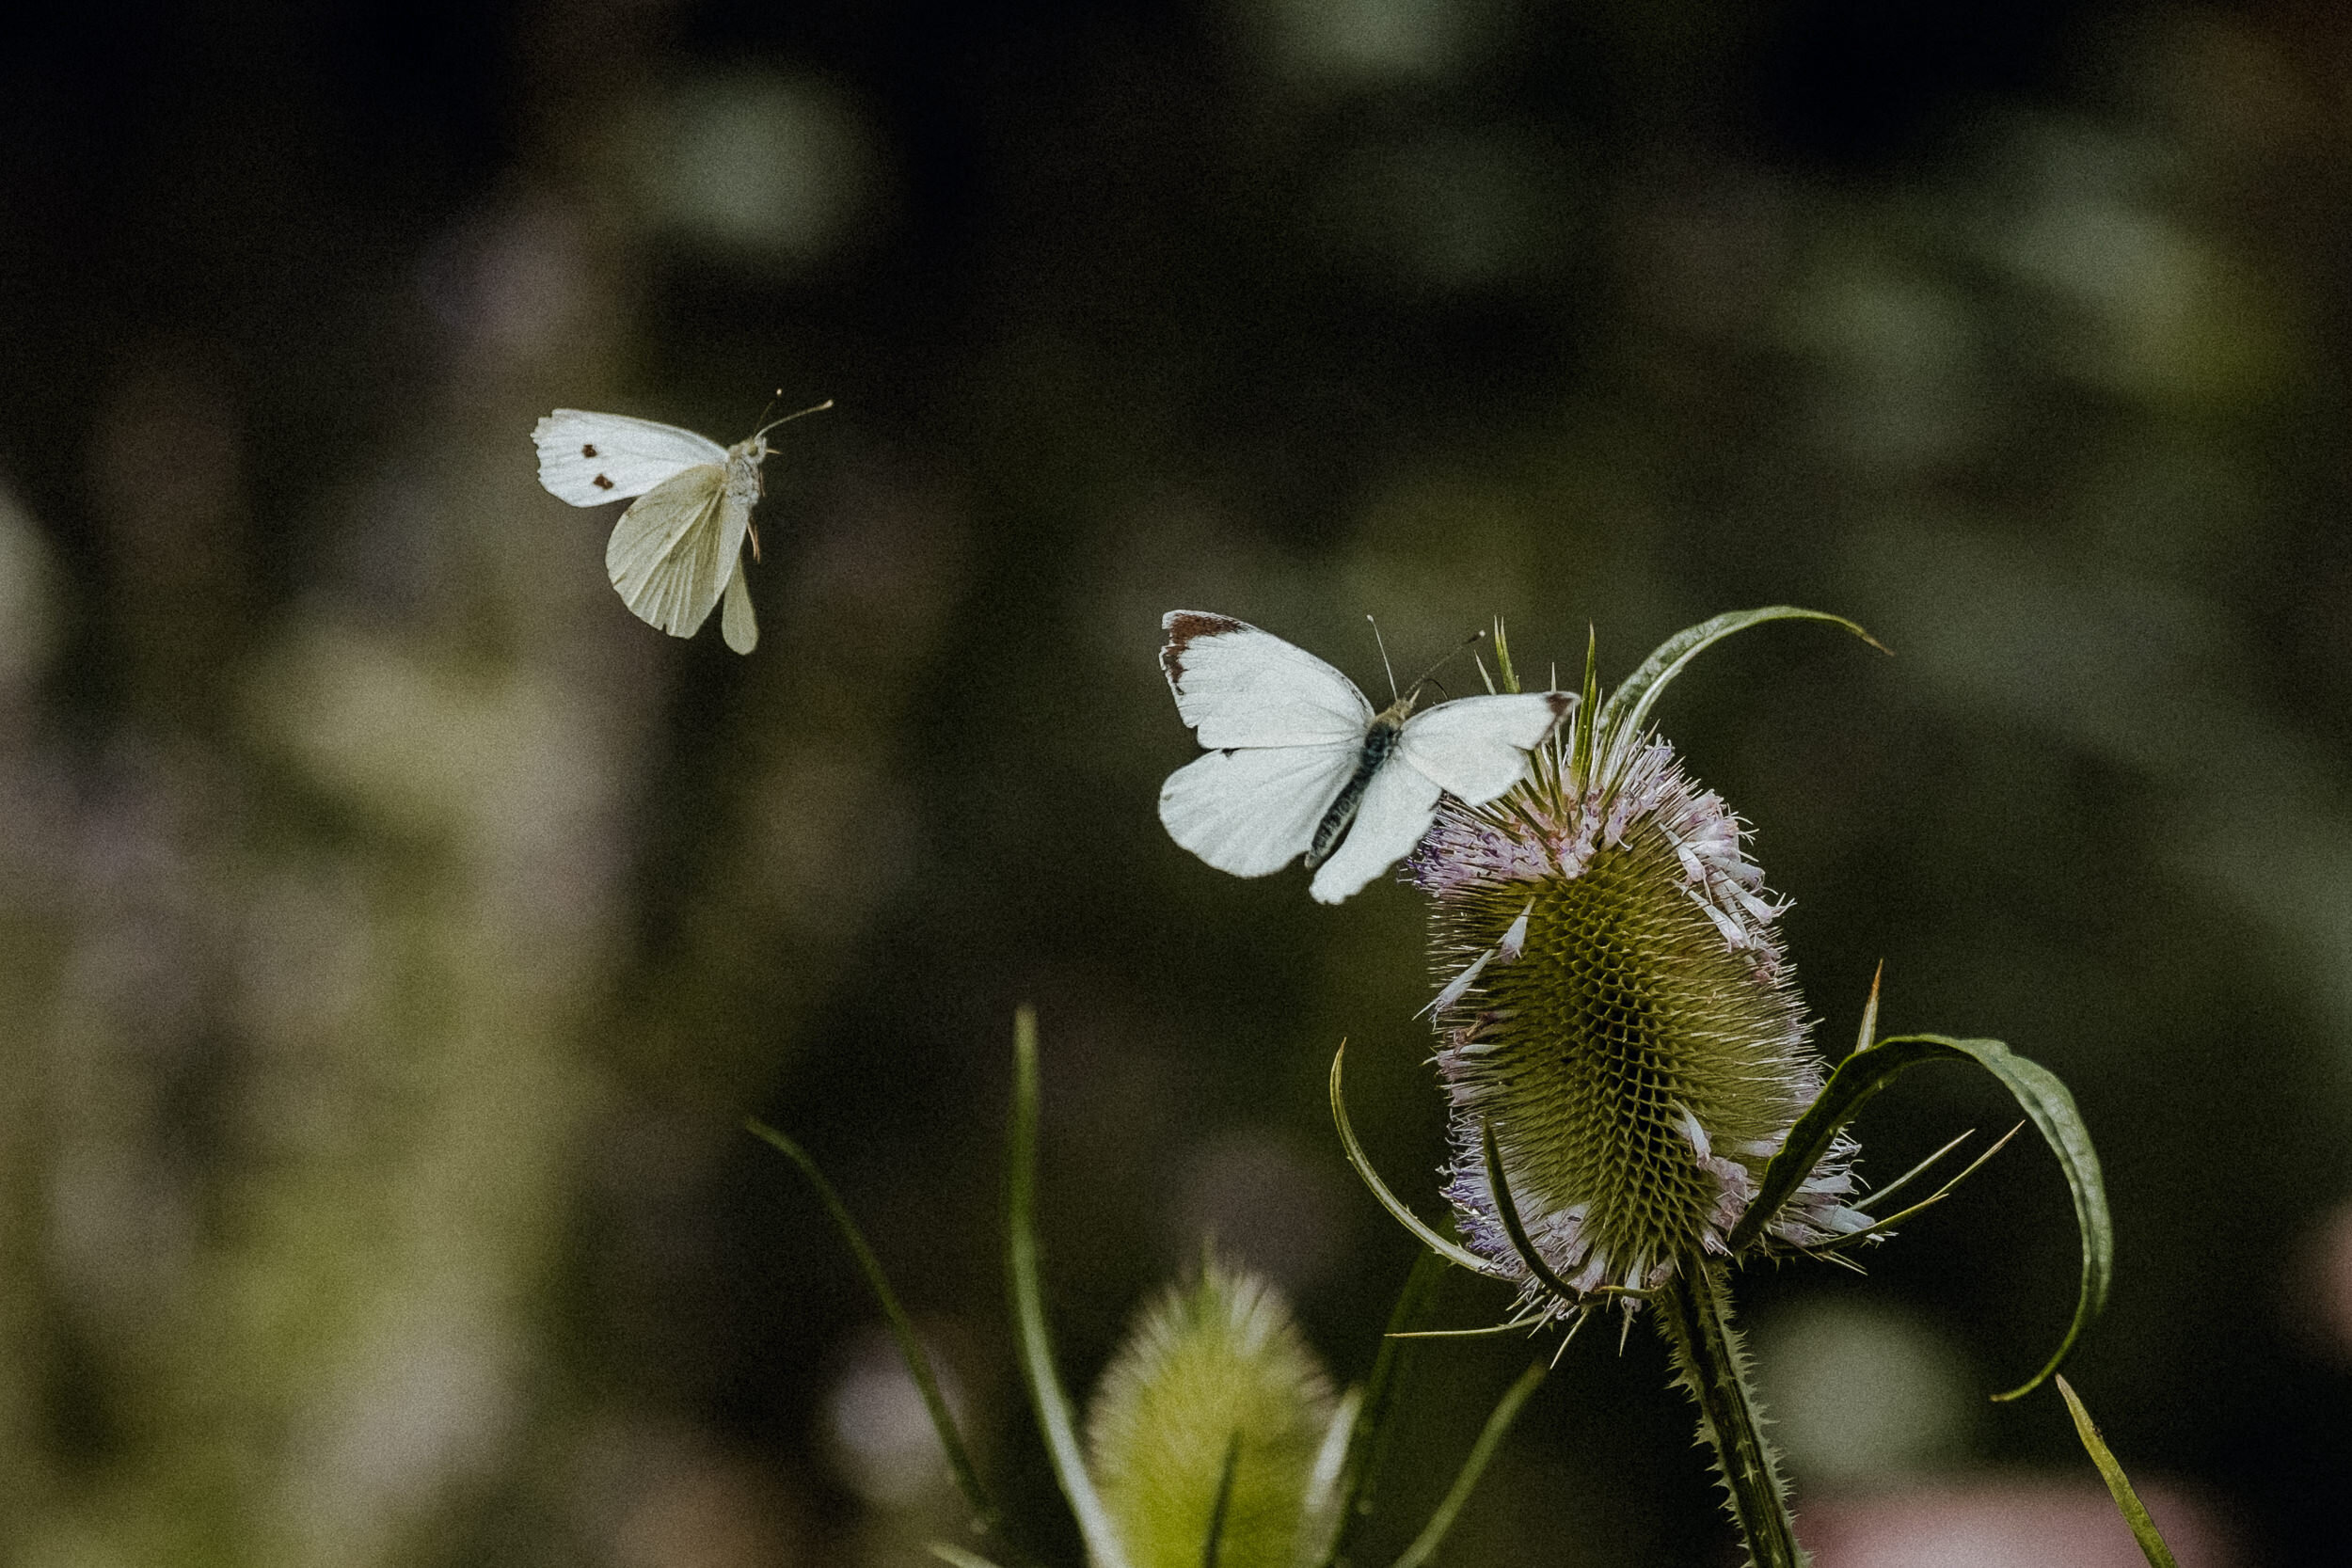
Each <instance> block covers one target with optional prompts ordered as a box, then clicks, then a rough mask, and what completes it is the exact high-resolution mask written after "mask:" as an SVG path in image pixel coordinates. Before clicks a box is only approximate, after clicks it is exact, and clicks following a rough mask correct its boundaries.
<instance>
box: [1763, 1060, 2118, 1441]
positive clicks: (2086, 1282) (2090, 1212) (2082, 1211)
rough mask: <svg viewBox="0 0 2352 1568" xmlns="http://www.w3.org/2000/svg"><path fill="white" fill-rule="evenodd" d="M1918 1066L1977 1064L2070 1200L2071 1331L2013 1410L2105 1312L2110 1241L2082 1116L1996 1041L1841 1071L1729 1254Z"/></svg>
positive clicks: (2059, 1088) (1803, 1120) (1774, 1168)
mask: <svg viewBox="0 0 2352 1568" xmlns="http://www.w3.org/2000/svg"><path fill="white" fill-rule="evenodd" d="M1921 1062H1974V1063H1975V1064H1976V1065H1977V1066H1979V1067H1980V1068H1982V1069H1985V1070H1986V1071H1987V1072H1990V1073H1991V1074H1993V1076H1994V1077H1995V1078H1998V1079H1999V1080H2000V1081H2001V1083H2002V1085H2004V1086H2006V1087H2007V1088H2008V1090H2009V1092H2010V1094H2011V1095H2012V1096H2014V1097H2015V1098H2016V1101H2017V1103H2018V1105H2019V1107H2020V1108H2021V1109H2023V1110H2024V1111H2025V1113H2026V1118H2027V1119H2028V1120H2030V1121H2031V1122H2032V1123H2033V1124H2034V1127H2035V1128H2036V1129H2037V1130H2038V1131H2039V1132H2041V1133H2042V1140H2043V1141H2044V1142H2046V1143H2047V1144H2048V1145H2049V1146H2050V1151H2051V1152H2052V1153H2054V1154H2056V1155H2057V1156H2058V1164H2059V1166H2060V1167H2061V1168H2062V1169H2063V1170H2064V1171H2065V1173H2066V1184H2067V1187H2068V1189H2069V1191H2070V1192H2072V1194H2073V1195H2074V1222H2075V1225H2076V1227H2078V1228H2079V1229H2080V1230H2081V1232H2082V1243H2083V1271H2082V1289H2081V1291H2080V1292H2079V1294H2078V1295H2077V1296H2076V1298H2075V1304H2074V1322H2073V1323H2070V1324H2068V1326H2067V1330H2066V1338H2063V1339H2061V1340H2059V1341H2058V1349H2057V1350H2056V1351H2055V1352H2053V1353H2052V1354H2051V1356H2050V1359H2049V1360H2048V1361H2047V1362H2046V1363H2045V1364H2044V1365H2043V1366H2042V1370H2040V1371H2038V1372H2036V1373H2034V1375H2033V1376H2032V1377H2031V1378H2029V1379H2027V1380H2026V1382H2025V1383H2024V1384H2022V1385H2020V1386H2017V1387H2015V1388H2012V1389H2010V1391H2009V1392H2008V1393H2006V1394H1995V1395H1994V1396H1993V1397H1994V1399H1995V1400H2013V1399H2016V1398H2018V1397H2019V1396H2020V1395H2023V1394H2026V1393H2030V1392H2031V1391H2032V1390H2033V1389H2035V1388H2036V1387H2039V1386H2041V1384H2042V1382H2043V1380H2044V1379H2046V1378H2048V1377H2049V1376H2050V1375H2051V1374H2052V1373H2053V1372H2055V1371H2057V1370H2058V1367H2059V1365H2060V1364H2061V1363H2063V1362H2064V1361H2065V1359H2066V1356H2067V1353H2068V1352H2070V1351H2072V1350H2073V1349H2074V1341H2075V1340H2076V1339H2077V1338H2081V1336H2082V1332H2083V1330H2084V1329H2086V1328H2088V1327H2089V1326H2090V1322H2091V1320H2092V1319H2094V1318H2096V1317H2097V1316H2098V1315H2099V1312H2100V1309H2101V1308H2103V1307H2106V1300H2107V1286H2108V1282H2109V1280H2110V1278H2111V1276H2112V1275H2113V1274H2114V1272H2115V1237H2114V1231H2113V1229H2112V1227H2111V1226H2110V1224H2109V1221H2108V1218H2107V1198H2106V1186H2105V1184H2104V1183H2103V1182H2102V1181H2101V1180H2100V1177H2099V1155H2098V1152H2097V1151H2096V1150H2095V1149H2093V1148H2091V1146H2090V1132H2088V1131H2086V1130H2085V1129H2084V1127H2083V1121H2082V1113H2081V1112H2079V1111H2077V1110H2076V1109H2075V1108H2074V1096H2073V1095H2071V1094H2069V1093H2067V1091H2066V1085H2064V1084H2062V1083H2060V1082H2059V1081H2058V1075H2057V1074H2056V1073H2053V1072H2052V1071H2050V1069H2047V1068H2045V1067H2042V1065H2041V1064H2040V1063H2038V1062H2034V1061H2030V1060H2028V1059H2027V1058H2026V1057H2024V1056H2020V1055H2018V1054H2017V1053H2015V1052H2013V1051H2011V1050H2010V1048H2009V1047H2008V1046H2006V1045H2003V1044H2002V1043H2001V1042H2000V1041H1999V1040H1963V1039H1954V1038H1952V1037H1949V1036H1946V1035H1897V1036H1894V1037H1891V1038H1888V1039H1883V1040H1881V1041H1879V1042H1878V1044H1876V1045H1874V1046H1871V1047H1869V1048H1868V1049H1867V1050H1863V1051H1857V1052H1855V1053H1853V1054H1852V1055H1851V1056H1849V1057H1847V1058H1846V1059H1845V1060H1844V1061H1842V1062H1840V1063H1838V1064H1837V1070H1836V1071H1835V1072H1833V1073H1831V1074H1830V1080H1829V1083H1828V1084H1827V1085H1824V1086H1823V1088H1822V1090H1821V1093H1820V1098H1819V1099H1817V1100H1815V1101H1814V1102H1813V1104H1812V1105H1811V1107H1810V1108H1808V1109H1807V1110H1806V1111H1805V1113H1804V1116H1802V1117H1798V1118H1797V1124H1796V1125H1795V1126H1794V1127H1792V1128H1790V1129H1789V1130H1788V1142H1787V1143H1786V1144H1785V1145H1783V1146H1782V1148H1781V1151H1780V1152H1779V1153H1778V1154H1777V1155H1775V1156H1773V1159H1772V1164H1769V1165H1767V1166H1766V1167H1765V1168H1764V1180H1763V1181H1762V1183H1761V1184H1760V1185H1759V1187H1758V1189H1757V1192H1756V1201H1755V1202H1753V1203H1751V1204H1750V1205H1748V1212H1746V1213H1744V1214H1742V1215H1740V1223H1739V1224H1738V1225H1736V1226H1734V1227H1732V1231H1731V1237H1730V1243H1731V1249H1732V1251H1734V1252H1735V1253H1737V1252H1740V1251H1741V1250H1744V1249H1745V1248H1747V1247H1749V1246H1751V1245H1753V1244H1755V1242H1756V1238H1757V1237H1758V1236H1760V1235H1762V1234H1763V1232H1764V1227H1765V1226H1766V1225H1767V1224H1769V1223H1770V1222H1771V1221H1772V1216H1773V1215H1774V1214H1776V1213H1778V1212H1780V1208H1781V1205H1782V1204H1784V1203H1786V1202H1788V1197H1789V1196H1790V1195H1791V1194H1793V1193H1794V1192H1795V1191H1796V1190H1797V1187H1798V1185H1799V1184H1800V1183H1801V1182H1803V1181H1804V1179H1805V1178H1806V1177H1807V1176H1809V1175H1811V1174H1812V1171H1813V1167H1814V1166H1815V1165H1817V1164H1820V1160H1821V1156H1822V1155H1824V1154H1826V1153H1827V1152H1828V1151H1829V1147H1830V1143H1831V1141H1832V1140H1833V1139H1835V1138H1836V1135H1837V1133H1838V1132H1839V1131H1840V1130H1841V1129H1842V1128H1844V1127H1845V1125H1846V1124H1847V1123H1848V1122H1850V1121H1851V1120H1852V1119H1853V1118H1854V1117H1855V1116H1856V1114H1858V1113H1859V1112H1860V1111H1861V1109H1862V1107H1863V1106H1864V1105H1866V1104H1867V1103H1868V1102H1869V1101H1870V1099H1871V1098H1872V1097H1873V1096H1875V1095H1876V1094H1877V1093H1878V1092H1879V1091H1880V1090H1881V1089H1883V1088H1884V1087H1886V1086H1887V1085H1889V1084H1892V1083H1893V1082H1894V1081H1895V1080H1896V1079H1897V1078H1899V1077H1900V1076H1901V1075H1902V1073H1903V1072H1904V1071H1905V1070H1906V1069H1910V1068H1913V1067H1916V1066H1917V1065H1918V1064H1919V1063H1921Z"/></svg>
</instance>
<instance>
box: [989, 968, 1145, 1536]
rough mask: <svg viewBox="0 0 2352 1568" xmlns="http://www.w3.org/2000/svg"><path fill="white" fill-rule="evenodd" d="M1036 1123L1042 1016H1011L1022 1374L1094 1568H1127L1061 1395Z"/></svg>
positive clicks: (1016, 1301)
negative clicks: (1041, 1275)
mask: <svg viewBox="0 0 2352 1568" xmlns="http://www.w3.org/2000/svg"><path fill="white" fill-rule="evenodd" d="M1037 1119H1038V1075H1037V1010H1036V1009H1035V1008H1033V1007H1023V1008H1021V1009H1020V1010H1018V1011H1017V1012H1015V1013H1014V1014H1013V1022H1012V1136H1011V1138H1010V1140H1009V1147H1008V1148H1007V1150H1006V1155H1005V1275H1006V1283H1007V1285H1008V1286H1009V1290H1010V1293H1011V1296H1012V1318H1013V1323H1014V1324H1015V1325H1016V1326H1017V1328H1018V1329H1019V1333H1020V1342H1019V1350H1020V1357H1021V1372H1022V1377H1023V1380H1024V1381H1025V1383H1026V1384H1027V1385H1028V1389H1029V1403H1030V1405H1031V1407H1032V1408H1033V1409H1035V1411H1036V1412H1037V1424H1038V1427H1039V1429H1040V1430H1041V1432H1043V1433H1044V1434H1045V1452H1046V1456H1047V1457H1048V1458H1049V1459H1051V1460H1052V1461H1053V1465H1054V1478H1055V1479H1056V1480H1057V1481H1060V1482H1061V1492H1062V1496H1063V1497H1067V1498H1068V1499H1069V1500H1070V1512H1071V1513H1073V1514H1075V1515H1076V1516H1077V1520H1078V1534H1079V1536H1080V1537H1081V1538H1082V1539H1083V1540H1084V1541H1085V1542H1086V1548H1087V1553H1088V1556H1089V1558H1091V1559H1092V1560H1093V1562H1094V1565H1095V1568H1129V1564H1128V1561H1127V1553H1126V1548H1125V1547H1124V1546H1123V1545H1122V1544H1120V1539H1119V1532H1118V1531H1117V1530H1116V1529H1115V1528H1112V1525H1111V1518H1110V1515H1109V1514H1108V1513H1105V1512H1104V1508H1103V1499H1102V1497H1101V1495H1100V1494H1099V1493H1097V1492H1096V1491H1095V1490H1094V1480H1093V1478H1092V1477H1091V1476H1089V1475H1088V1474H1087V1467H1086V1456H1085V1454H1084V1452H1083V1451H1082V1450H1081V1449H1079V1446H1078V1434H1077V1430H1076V1427H1075V1425H1074V1424H1073V1422H1072V1420H1071V1418H1070V1398H1069V1396H1068V1395H1067V1394H1065V1393H1063V1392H1062V1386H1061V1374H1060V1372H1058V1371H1057V1370H1055V1367H1054V1345H1053V1339H1052V1337H1051V1336H1050V1334H1049V1333H1048V1332H1047V1329H1046V1326H1045V1302H1044V1292H1043V1291H1042V1289H1041V1287H1040V1285H1039V1283H1038V1247H1037Z"/></svg>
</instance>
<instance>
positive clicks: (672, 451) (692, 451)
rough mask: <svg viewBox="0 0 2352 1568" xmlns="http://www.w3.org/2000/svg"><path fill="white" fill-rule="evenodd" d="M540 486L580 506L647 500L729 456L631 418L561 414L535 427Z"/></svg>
mask: <svg viewBox="0 0 2352 1568" xmlns="http://www.w3.org/2000/svg"><path fill="white" fill-rule="evenodd" d="M531 439H532V442H533V443H534V444H535V445H536V446H537V447H538V449H539V483H541V484H544V485H546V486H547V488H548V494H550V495H552V496H554V497H555V498H556V499H558V500H565V501H569V502H571V503H572V504H573V505H574V506H596V505H600V504H601V503H603V502H605V501H616V500H626V499H628V498H629V497H631V496H642V495H644V494H645V493H646V492H647V491H649V490H652V489H653V488H654V487H655V486H657V485H659V484H660V483H663V482H664V481H666V480H671V479H675V478H676V477H677V475H678V474H679V473H681V472H683V471H684V470H685V469H688V468H694V467H703V466H704V465H707V464H712V463H718V464H723V463H725V462H726V460H727V450H726V448H724V447H723V446H721V445H720V444H719V443H718V442H716V441H711V440H707V439H705V438H704V437H702V436H697V435H695V434H694V433H693V432H692V431H691V430H680V429H679V428H678V427H677V426H675V425H674V424H657V423H655V422H654V421H653V420H632V419H630V418H629V417H628V415H626V414H591V413H588V412H586V411H585V410H582V409H579V408H559V409H557V410H556V411H555V412H554V413H552V414H549V415H548V417H547V418H546V419H544V420H540V421H539V422H538V424H536V425H535V426H533V427H532V432H531Z"/></svg>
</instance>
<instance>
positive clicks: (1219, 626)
mask: <svg viewBox="0 0 2352 1568" xmlns="http://www.w3.org/2000/svg"><path fill="white" fill-rule="evenodd" d="M1160 626H1161V629H1162V630H1164V631H1166V632H1167V633H1168V642H1167V645H1166V646H1164V647H1162V648H1161V649H1160V668H1161V669H1162V670H1163V671H1165V672H1166V673H1167V674H1168V689H1169V690H1171V691H1173V692H1174V693H1175V694H1176V711H1177V713H1178V714H1180V715H1181V716H1182V717H1183V719H1184V722H1185V723H1187V724H1189V725H1191V726H1192V728H1193V730H1194V731H1195V732H1196V733H1197V734H1198V735H1199V736H1200V744H1201V745H1203V746H1207V747H1211V748H1214V749H1216V750H1219V751H1221V750H1223V749H1225V748H1226V747H1229V746H1320V745H1329V744H1337V743H1340V742H1345V743H1346V744H1347V745H1348V746H1349V747H1351V748H1354V747H1360V746H1361V745H1362V744H1363V739H1364V731H1365V729H1366V728H1367V727H1368V726H1370V724H1371V723H1372V705H1371V704H1370V703H1367V702H1365V701H1364V694H1363V693H1362V692H1360V691H1359V690H1357V689H1356V683H1355V682H1354V681H1351V680H1349V679H1348V678H1347V677H1346V676H1345V675H1343V674H1341V673H1339V672H1338V671H1337V670H1334V669H1332V668H1331V666H1329V665H1328V664H1326V663H1324V662H1323V660H1321V659H1319V658H1317V657H1315V656H1314V655H1312V654H1311V653H1309V652H1307V650H1305V649H1304V648H1296V647H1293V646H1292V645H1291V644H1290V643H1288V642H1285V641H1282V640H1281V639H1280V638H1279V637H1276V636H1274V635H1273V634H1272V633H1271V632H1263V631H1260V630H1259V629H1258V628H1257V627H1255V626H1250V625H1249V624H1248V623H1247V622H1244V621H1236V620H1234V619H1232V617H1231V616H1228V615H1210V614H1206V613H1203V612H1202V611H1200V610H1170V611H1169V612H1168V615H1167V617H1166V618H1165V619H1163V620H1162V621H1161V623H1160ZM1343 782H1344V781H1343ZM1335 793H1336V791H1335Z"/></svg>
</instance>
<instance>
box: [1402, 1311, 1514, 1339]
mask: <svg viewBox="0 0 2352 1568" xmlns="http://www.w3.org/2000/svg"><path fill="white" fill-rule="evenodd" d="M1550 1321H1551V1314H1549V1312H1530V1313H1528V1314H1527V1315H1526V1316H1524V1317H1518V1318H1513V1319H1512V1320H1511V1321H1510V1322H1509V1323H1490V1324H1488V1325H1487V1326H1486V1327H1485V1328H1415V1329H1406V1330H1405V1331H1403V1332H1401V1333H1396V1334H1391V1335H1390V1336H1389V1338H1391V1339H1486V1338H1492V1337H1493V1336H1495V1335H1498V1334H1518V1333H1522V1332H1524V1331H1526V1330H1529V1329H1536V1328H1541V1327H1543V1326H1544V1324H1546V1323H1549V1322H1550Z"/></svg>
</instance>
